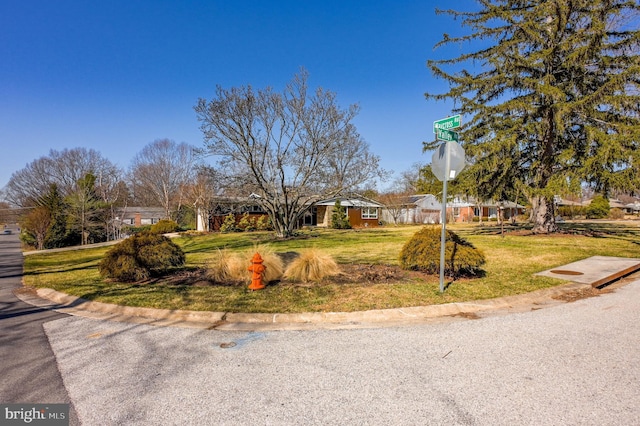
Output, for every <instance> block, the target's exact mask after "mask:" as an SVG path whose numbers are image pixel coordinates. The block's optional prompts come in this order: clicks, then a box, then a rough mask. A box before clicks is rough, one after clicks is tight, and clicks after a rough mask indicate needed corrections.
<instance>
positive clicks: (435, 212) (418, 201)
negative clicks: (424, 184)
mask: <svg viewBox="0 0 640 426" xmlns="http://www.w3.org/2000/svg"><path fill="white" fill-rule="evenodd" d="M441 210H442V205H441V204H440V201H438V199H437V198H436V197H435V196H434V195H431V194H418V195H410V196H408V197H401V198H397V199H396V200H394V201H391V202H389V203H387V204H386V206H385V208H384V209H383V211H382V220H383V221H384V222H387V223H399V224H400V223H439V222H440V215H441Z"/></svg>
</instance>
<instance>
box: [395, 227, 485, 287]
mask: <svg viewBox="0 0 640 426" xmlns="http://www.w3.org/2000/svg"><path fill="white" fill-rule="evenodd" d="M440 238H441V230H440V229H439V228H437V227H425V228H423V229H422V230H420V231H418V232H416V233H415V234H414V235H413V237H411V239H410V240H409V241H407V242H406V243H405V245H404V247H402V250H401V251H400V266H401V267H402V268H403V269H410V270H415V271H423V272H426V273H428V274H437V273H440ZM484 263H485V258H484V254H482V252H481V251H480V250H478V249H476V248H475V247H474V246H473V245H472V244H471V243H469V242H468V241H466V240H464V239H462V238H460V237H459V236H458V235H457V234H455V233H453V232H451V231H446V236H445V268H444V270H445V274H447V275H449V276H453V277H457V276H461V275H467V274H470V275H476V274H478V273H479V272H480V271H481V269H480V267H481V266H482V265H483V264H484Z"/></svg>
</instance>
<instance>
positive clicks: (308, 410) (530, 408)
mask: <svg viewBox="0 0 640 426" xmlns="http://www.w3.org/2000/svg"><path fill="white" fill-rule="evenodd" d="M639 312H640V281H635V282H633V283H632V284H629V285H626V286H624V287H622V288H620V289H618V290H616V292H615V293H610V294H604V295H602V296H600V297H595V298H590V299H584V300H579V301H576V302H573V303H568V304H563V305H558V306H554V307H550V308H545V309H540V310H535V311H531V312H527V313H520V314H509V315H504V316H493V317H488V318H484V319H480V320H461V321H453V322H446V323H440V324H425V325H420V326H407V327H398V328H379V329H369V330H315V331H277V332H229V331H226V332H224V331H215V330H194V329H183V328H164V327H154V326H149V325H140V324H137V325H136V324H127V323H118V322H106V321H101V320H93V319H85V318H79V317H67V318H62V319H59V320H56V321H51V322H48V323H46V324H45V329H46V332H47V335H48V336H49V339H50V341H51V343H52V346H53V350H54V352H55V354H56V357H57V359H58V363H59V368H60V371H61V372H62V377H63V378H64V381H65V384H66V386H67V389H68V391H69V394H70V396H71V398H72V400H73V401H74V404H75V407H76V409H77V411H78V415H79V417H80V419H81V420H82V421H83V423H84V424H89V425H98V424H99V425H120V424H128V425H133V424H136V425H158V424H176V425H178V424H193V425H200V424H228V425H247V424H275V425H279V424H287V425H299V424H317V425H321V424H322V425H326V424H335V425H338V424H339V425H351V424H369V425H389V424H394V425H395V424H398V425H405V424H415V425H418V424H420V425H423V424H434V425H444V424H447V425H451V424H458V425H514V424H532V425H603V424H607V425H632V424H637V419H638V418H640V363H638V354H639V353H640V351H639V350H640V321H638V319H639V314H638V313H639Z"/></svg>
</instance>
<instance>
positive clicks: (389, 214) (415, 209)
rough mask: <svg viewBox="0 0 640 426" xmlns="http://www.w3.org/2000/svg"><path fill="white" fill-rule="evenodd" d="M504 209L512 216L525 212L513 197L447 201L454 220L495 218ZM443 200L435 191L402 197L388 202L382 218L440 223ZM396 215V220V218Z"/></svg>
mask: <svg viewBox="0 0 640 426" xmlns="http://www.w3.org/2000/svg"><path fill="white" fill-rule="evenodd" d="M500 210H502V218H503V219H510V218H512V217H514V216H517V215H520V214H523V213H524V206H522V205H520V204H516V203H514V202H513V201H502V202H498V203H496V202H494V201H489V202H479V201H476V200H475V199H474V198H472V197H469V198H462V197H459V196H456V197H454V198H453V199H451V200H450V201H449V202H447V220H448V221H453V222H471V221H473V220H474V218H479V217H482V219H483V220H488V219H496V218H497V217H498V213H499V211H500ZM441 216H442V204H441V203H440V200H439V199H438V198H436V196H435V195H432V194H419V195H412V196H409V197H406V199H404V200H399V201H398V203H397V205H395V206H390V205H387V206H386V208H385V211H384V212H383V220H385V221H386V222H390V223H395V222H397V223H416V224H420V223H425V224H428V223H441V222H442V218H441ZM394 217H395V218H396V220H393V219H394Z"/></svg>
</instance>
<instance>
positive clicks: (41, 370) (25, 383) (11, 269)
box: [0, 233, 79, 425]
mask: <svg viewBox="0 0 640 426" xmlns="http://www.w3.org/2000/svg"><path fill="white" fill-rule="evenodd" d="M22 265H23V258H22V254H21V252H20V241H19V238H18V235H17V234H16V233H13V234H11V235H4V234H3V235H0V360H2V362H1V363H0V378H1V380H0V402H1V403H4V404H10V403H30V404H52V403H60V404H70V403H71V400H70V398H69V394H68V393H67V390H66V389H65V387H64V384H63V382H62V377H61V376H60V372H59V370H58V366H57V363H56V359H55V356H54V354H53V351H52V350H51V346H50V345H49V340H48V339H47V336H46V335H45V333H44V329H43V325H44V324H46V323H47V322H49V321H55V320H58V319H61V318H64V317H66V315H63V314H59V313H56V312H53V311H50V310H46V309H41V308H37V307H35V306H32V305H29V304H26V303H24V302H22V301H21V300H20V299H18V298H17V297H15V296H14V294H13V291H14V290H15V289H17V288H20V287H21V286H22ZM69 414H70V424H72V425H75V424H79V422H78V419H77V416H76V413H75V410H74V408H73V406H71V407H70V413H69Z"/></svg>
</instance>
